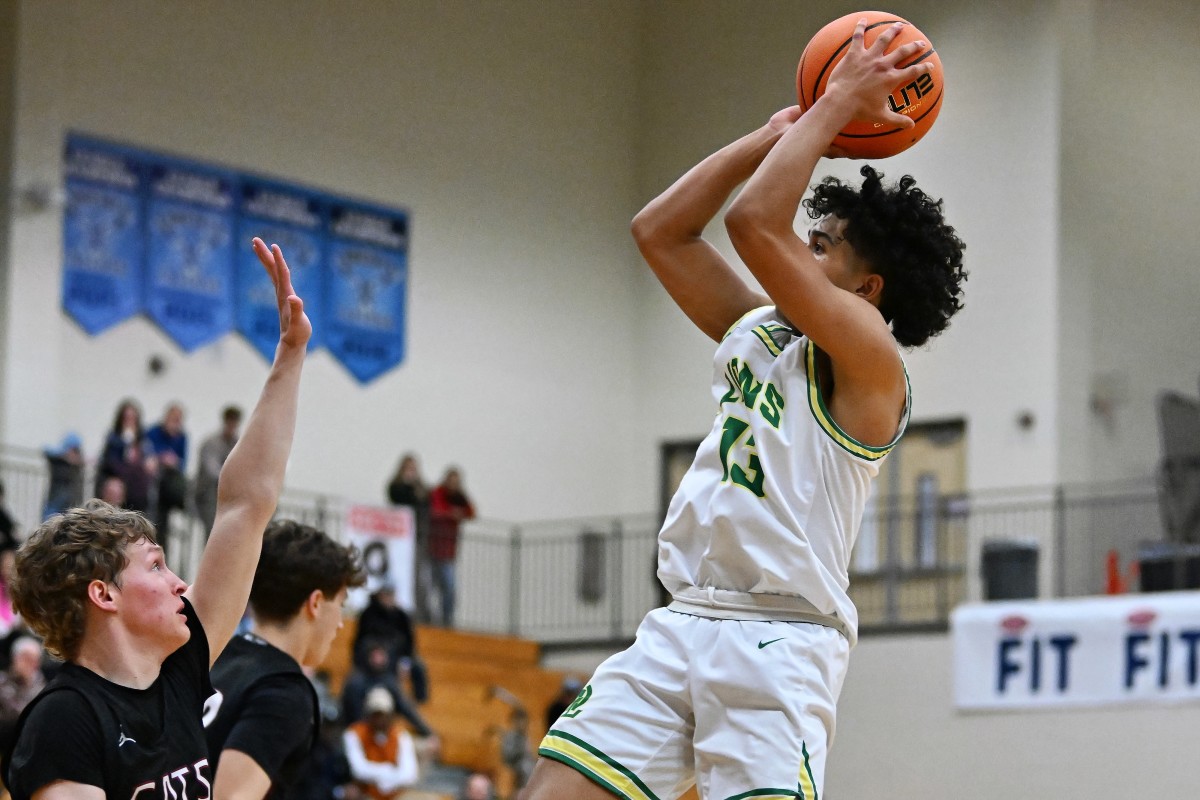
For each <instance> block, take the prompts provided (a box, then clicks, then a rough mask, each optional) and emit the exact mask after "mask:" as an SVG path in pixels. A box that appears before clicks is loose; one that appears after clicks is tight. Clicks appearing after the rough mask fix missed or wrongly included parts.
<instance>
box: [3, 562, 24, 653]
mask: <svg viewBox="0 0 1200 800" xmlns="http://www.w3.org/2000/svg"><path fill="white" fill-rule="evenodd" d="M16 569H17V551H16V549H15V548H9V549H6V550H0V635H4V634H7V633H8V632H9V631H11V630H12V629H13V628H14V627H16V625H17V623H18V622H19V621H20V617H19V616H18V615H17V612H16V611H14V610H13V604H12V597H11V596H10V595H9V591H8V587H9V586H11V585H12V579H13V576H14V575H15V574H16Z"/></svg>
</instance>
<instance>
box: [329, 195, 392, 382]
mask: <svg viewBox="0 0 1200 800" xmlns="http://www.w3.org/2000/svg"><path fill="white" fill-rule="evenodd" d="M328 253H329V255H328V258H329V263H328V268H327V270H326V273H325V279H326V281H327V283H326V292H325V298H326V306H325V324H326V328H327V330H326V335H325V346H326V347H327V348H328V349H329V352H330V353H332V354H333V356H334V357H335V358H337V359H338V361H340V362H341V363H342V366H344V367H345V368H346V369H347V370H348V371H349V372H350V374H351V375H353V376H354V377H355V378H357V379H358V380H359V381H360V382H362V383H366V382H368V381H371V380H373V379H374V378H376V377H378V376H379V375H381V374H382V373H384V372H386V371H387V370H389V369H391V368H392V367H394V366H396V365H397V364H399V363H400V362H401V361H402V360H403V359H404V308H405V295H406V290H407V285H408V216H407V215H406V214H404V213H403V212H399V211H390V210H387V209H380V208H376V207H371V206H367V205H363V204H359V203H350V202H346V201H335V202H334V203H333V205H332V207H331V209H330V215H329V251H328Z"/></svg>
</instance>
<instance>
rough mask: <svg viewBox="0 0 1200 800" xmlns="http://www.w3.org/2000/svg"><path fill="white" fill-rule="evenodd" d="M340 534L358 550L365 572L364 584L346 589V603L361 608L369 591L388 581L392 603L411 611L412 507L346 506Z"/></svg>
mask: <svg viewBox="0 0 1200 800" xmlns="http://www.w3.org/2000/svg"><path fill="white" fill-rule="evenodd" d="M342 535H343V536H344V537H345V540H346V542H347V544H352V545H354V546H356V547H357V548H358V549H359V550H360V551H361V552H362V555H363V564H364V566H365V567H366V572H367V584H366V585H365V586H363V587H362V588H359V589H352V590H351V591H350V593H349V595H348V597H347V600H346V606H347V607H349V608H352V609H361V608H364V607H365V606H366V605H367V596H368V595H369V594H370V593H371V592H374V591H375V590H376V589H378V588H379V587H381V586H383V585H385V584H389V585H391V586H392V588H393V589H395V591H396V603H397V604H398V605H400V606H402V607H404V608H406V609H408V610H410V611H411V610H412V607H413V582H414V581H413V574H414V573H413V557H414V552H415V548H414V542H415V538H416V521H415V520H414V518H413V512H412V509H411V508H405V507H399V508H377V507H375V506H349V507H347V508H346V517H345V521H344V522H343V524H342Z"/></svg>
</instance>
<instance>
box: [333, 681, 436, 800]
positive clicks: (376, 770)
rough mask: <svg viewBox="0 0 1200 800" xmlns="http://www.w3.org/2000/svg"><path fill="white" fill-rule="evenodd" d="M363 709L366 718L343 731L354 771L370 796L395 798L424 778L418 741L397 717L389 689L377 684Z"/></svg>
mask: <svg viewBox="0 0 1200 800" xmlns="http://www.w3.org/2000/svg"><path fill="white" fill-rule="evenodd" d="M363 710H364V711H365V712H366V715H367V716H366V718H365V719H362V720H359V721H358V722H355V723H354V724H353V725H351V726H350V727H348V728H346V732H345V733H344V734H343V735H342V746H343V748H344V749H345V752H346V761H348V762H349V764H350V774H351V775H352V776H353V777H354V780H355V782H356V783H357V784H358V786H359V788H360V789H362V790H363V791H364V792H365V793H366V795H367V797H371V798H374V800H395V798H399V797H400V795H401V794H402V793H403V791H404V789H405V788H407V787H409V786H412V785H413V784H415V783H416V782H417V781H418V780H419V779H420V775H421V769H420V763H419V762H418V760H417V746H416V743H415V742H414V741H413V738H412V736H410V735H409V733H408V731H406V730H404V727H403V726H402V725H400V723H399V722H398V721H397V720H396V717H395V706H394V704H393V703H392V695H391V693H390V692H388V691H387V689H384V688H383V687H382V686H377V687H375V688H374V689H372V690H371V691H370V692H368V693H367V697H366V700H365V701H364V702H363Z"/></svg>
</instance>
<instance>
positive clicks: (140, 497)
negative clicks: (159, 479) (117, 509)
mask: <svg viewBox="0 0 1200 800" xmlns="http://www.w3.org/2000/svg"><path fill="white" fill-rule="evenodd" d="M157 472H158V460H157V459H156V458H155V457H154V450H153V448H152V446H151V445H150V441H149V440H148V439H147V438H146V433H145V431H144V430H143V429H142V411H141V409H140V408H138V405H137V404H136V403H135V402H133V401H132V400H122V401H121V404H120V405H119V406H118V407H117V413H116V416H115V417H114V419H113V424H112V428H111V429H110V430H109V432H108V436H107V437H106V438H105V440H104V449H103V450H102V451H101V456H100V465H99V467H98V469H97V472H96V495H97V496H100V495H101V486H102V485H103V482H104V481H105V480H106V479H107V478H111V477H117V478H120V479H121V481H122V482H123V483H124V484H125V502H124V503H123V504H122V505H121V507H122V508H127V509H129V510H131V511H141V512H142V513H146V512H148V511H149V510H150V484H151V478H152V477H153V476H154V475H155V474H157Z"/></svg>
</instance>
